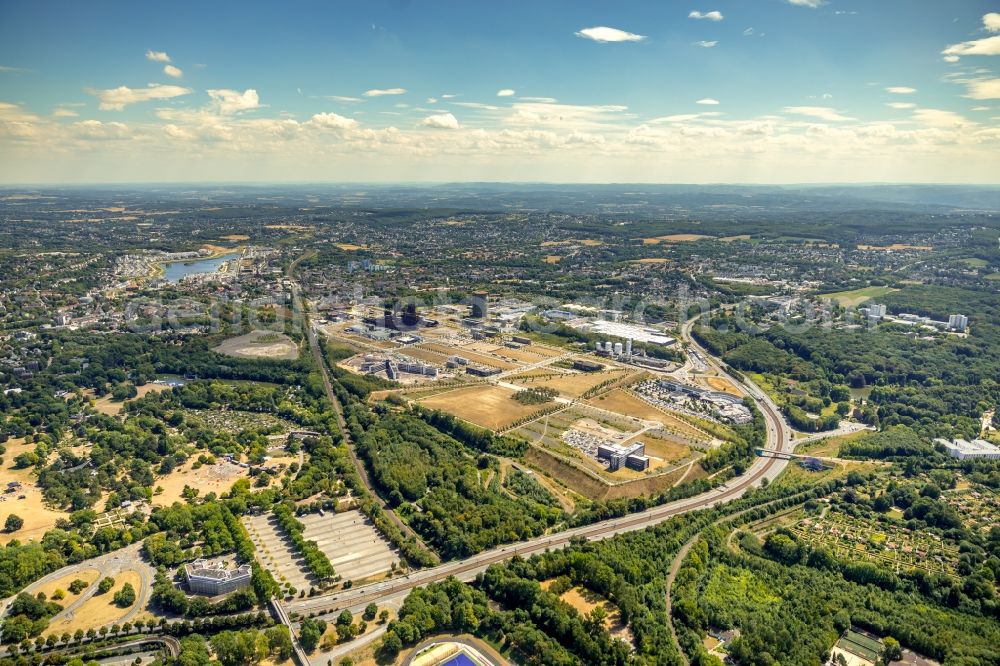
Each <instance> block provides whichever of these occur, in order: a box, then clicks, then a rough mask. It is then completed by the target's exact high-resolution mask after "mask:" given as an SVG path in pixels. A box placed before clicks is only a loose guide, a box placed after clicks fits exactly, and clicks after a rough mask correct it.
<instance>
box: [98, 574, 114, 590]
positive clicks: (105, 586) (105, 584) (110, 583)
mask: <svg viewBox="0 0 1000 666" xmlns="http://www.w3.org/2000/svg"><path fill="white" fill-rule="evenodd" d="M114 586H115V579H114V578H112V577H111V576H105V577H104V578H102V579H101V582H100V583H98V584H97V592H98V593H99V594H104V593H106V592H108V591H109V590H111V588H113V587H114Z"/></svg>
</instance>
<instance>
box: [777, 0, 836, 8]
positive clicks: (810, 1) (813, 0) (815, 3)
mask: <svg viewBox="0 0 1000 666" xmlns="http://www.w3.org/2000/svg"><path fill="white" fill-rule="evenodd" d="M785 2H787V3H788V4H790V5H795V6H796V7H808V8H810V9H816V8H817V7H819V6H820V5H823V4H825V2H826V0H785Z"/></svg>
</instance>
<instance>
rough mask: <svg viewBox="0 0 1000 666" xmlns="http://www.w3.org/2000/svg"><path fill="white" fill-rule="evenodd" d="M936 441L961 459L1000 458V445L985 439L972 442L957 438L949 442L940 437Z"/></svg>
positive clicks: (949, 452)
mask: <svg viewBox="0 0 1000 666" xmlns="http://www.w3.org/2000/svg"><path fill="white" fill-rule="evenodd" d="M934 441H935V443H937V444H940V445H942V446H943V447H944V449H945V451H947V452H948V455H949V456H951V457H952V458H958V459H959V460H967V459H969V458H982V459H985V460H1000V447H998V446H996V445H995V444H991V443H989V442H987V441H986V440H984V439H974V440H972V441H971V442H970V441H967V440H964V439H956V440H954V441H951V442H949V441H948V440H947V439H942V438H938V439H935V440H934Z"/></svg>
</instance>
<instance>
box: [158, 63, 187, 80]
mask: <svg viewBox="0 0 1000 666" xmlns="http://www.w3.org/2000/svg"><path fill="white" fill-rule="evenodd" d="M163 73H164V74H166V75H167V76H172V77H174V78H175V79H179V78H181V77H182V76H184V72H183V71H181V68H180V67H174V66H173V65H164V66H163Z"/></svg>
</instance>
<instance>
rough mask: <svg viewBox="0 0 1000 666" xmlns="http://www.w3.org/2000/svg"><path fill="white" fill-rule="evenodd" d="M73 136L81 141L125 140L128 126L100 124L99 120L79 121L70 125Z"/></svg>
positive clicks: (122, 124)
mask: <svg viewBox="0 0 1000 666" xmlns="http://www.w3.org/2000/svg"><path fill="white" fill-rule="evenodd" d="M70 129H71V130H72V131H73V133H74V135H75V136H76V137H78V138H81V139H126V138H128V137H129V128H128V125H125V124H124V123H118V122H110V123H102V122H101V121H100V120H81V121H80V122H78V123H73V124H72V125H70Z"/></svg>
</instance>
